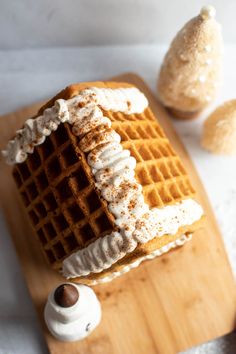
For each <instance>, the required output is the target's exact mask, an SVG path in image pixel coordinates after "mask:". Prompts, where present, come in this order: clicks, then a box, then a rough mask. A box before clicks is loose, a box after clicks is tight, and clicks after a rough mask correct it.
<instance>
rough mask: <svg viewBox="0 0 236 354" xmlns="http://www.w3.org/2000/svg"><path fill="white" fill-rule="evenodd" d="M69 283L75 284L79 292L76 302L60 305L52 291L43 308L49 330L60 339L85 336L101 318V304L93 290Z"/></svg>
mask: <svg viewBox="0 0 236 354" xmlns="http://www.w3.org/2000/svg"><path fill="white" fill-rule="evenodd" d="M69 284H71V285H73V286H75V287H76V288H77V290H78V292H79V298H78V300H77V302H76V303H75V304H74V305H73V306H70V307H61V306H59V305H58V304H57V303H56V302H55V300H54V291H53V292H52V293H51V294H50V295H49V297H48V301H47V303H46V306H45V310H44V319H45V322H46V324H47V327H48V329H49V331H50V332H51V333H52V335H53V336H54V337H56V338H57V339H59V340H61V341H75V340H81V339H83V338H85V337H87V336H88V335H89V334H90V333H91V332H92V331H93V330H94V329H95V327H97V325H98V324H99V322H100V320H101V306H100V303H99V301H98V299H97V297H96V294H95V292H94V291H93V290H92V289H91V288H89V287H88V286H86V285H82V284H72V283H69Z"/></svg>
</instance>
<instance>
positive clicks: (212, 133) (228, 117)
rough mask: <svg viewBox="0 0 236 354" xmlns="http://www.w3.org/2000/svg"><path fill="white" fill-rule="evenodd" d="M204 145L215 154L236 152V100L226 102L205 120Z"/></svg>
mask: <svg viewBox="0 0 236 354" xmlns="http://www.w3.org/2000/svg"><path fill="white" fill-rule="evenodd" d="M202 146H203V147H204V148H205V149H207V150H209V151H211V152H213V153H215V154H225V155H232V154H236V100H231V101H228V102H225V103H224V104H223V105H221V106H220V107H218V108H217V109H216V110H215V111H214V112H213V113H212V114H211V115H210V116H209V118H208V119H207V120H206V121H205V124H204V128H203V136H202Z"/></svg>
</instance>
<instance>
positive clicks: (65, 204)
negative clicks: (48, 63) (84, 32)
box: [3, 82, 203, 285]
mask: <svg viewBox="0 0 236 354" xmlns="http://www.w3.org/2000/svg"><path fill="white" fill-rule="evenodd" d="M3 154H4V156H5V157H6V161H7V163H9V164H12V165H13V177H14V179H15V182H16V185H17V187H18V190H19V193H20V195H21V198H22V201H23V204H24V207H25V209H26V210H27V213H28V215H29V218H30V220H31V223H32V225H33V228H34V230H35V236H34V235H32V237H37V239H38V242H39V244H40V245H41V249H42V251H43V253H44V255H45V257H46V259H47V261H48V263H49V264H50V265H51V266H52V267H53V268H54V269H56V270H58V271H60V272H62V274H63V275H64V276H65V277H66V278H68V279H71V280H75V281H78V280H79V281H80V282H82V283H87V284H91V285H93V284H97V283H101V282H106V281H110V280H112V279H113V278H115V277H116V276H119V275H121V274H123V273H125V272H127V271H129V270H130V269H132V268H134V267H136V266H138V265H139V264H140V263H141V262H142V261H143V260H146V259H152V258H154V257H156V256H160V255H161V254H163V253H165V252H168V251H169V250H171V249H172V248H174V247H177V246H180V245H183V244H184V243H185V242H186V241H188V240H190V239H191V236H192V233H193V232H194V231H195V230H196V229H197V228H199V226H200V224H201V220H202V218H203V211H202V208H201V206H200V205H199V204H198V203H197V202H196V201H195V199H194V198H195V192H194V189H193V187H192V185H191V183H190V181H189V178H188V175H187V173H186V171H185V169H184V167H183V164H182V162H181V161H180V158H179V157H178V156H177V154H176V152H175V151H174V149H173V148H172V146H171V143H170V142H169V140H168V139H167V137H166V136H165V134H164V132H163V130H162V128H161V127H160V125H159V123H158V121H157V120H156V118H155V116H154V115H153V113H152V111H151V109H150V107H149V106H148V101H147V99H146V97H145V96H144V95H143V94H142V93H141V92H140V91H139V90H138V89H137V88H136V87H134V86H132V85H130V84H127V83H115V82H90V83H81V84H75V85H71V86H69V87H67V88H66V89H64V90H63V91H61V92H60V93H59V94H58V95H57V96H55V97H54V98H53V99H52V100H50V101H49V102H48V103H47V104H46V105H44V106H43V107H42V108H41V109H40V110H39V112H38V114H37V115H36V116H35V117H33V118H31V119H28V120H27V121H26V122H25V124H24V126H23V127H22V129H21V130H19V131H17V133H16V136H15V137H14V138H13V139H12V140H11V141H9V143H8V145H7V147H6V150H5V151H4V152H3Z"/></svg>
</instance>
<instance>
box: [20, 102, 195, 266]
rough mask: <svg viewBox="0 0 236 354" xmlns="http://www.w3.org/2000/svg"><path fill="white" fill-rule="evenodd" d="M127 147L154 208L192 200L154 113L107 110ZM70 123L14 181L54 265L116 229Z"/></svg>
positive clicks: (36, 152) (38, 151) (31, 158)
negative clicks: (124, 112)
mask: <svg viewBox="0 0 236 354" xmlns="http://www.w3.org/2000/svg"><path fill="white" fill-rule="evenodd" d="M104 115H106V116H107V117H109V118H110V120H111V121H112V128H113V129H114V130H115V131H116V132H117V133H118V134H120V136H121V139H122V145H123V147H124V148H125V149H129V150H130V151H131V155H132V156H134V157H135V159H136V161H137V166H136V178H137V180H138V182H139V183H140V184H141V185H142V186H143V193H144V198H145V200H146V202H147V203H148V204H149V206H150V207H162V206H165V205H168V204H173V203H176V202H178V201H181V200H183V199H184V198H190V197H192V195H193V193H194V190H193V188H192V187H191V184H190V182H189V179H188V176H187V174H186V172H185V170H184V168H183V166H182V163H181V161H180V159H179V157H178V156H177V155H176V154H175V152H174V151H173V149H172V147H171V145H170V143H169V141H168V139H167V138H166V136H165V134H164V133H163V131H162V129H161V127H160V125H159V124H158V123H157V121H156V119H155V117H154V115H153V114H152V112H151V110H150V109H149V108H147V109H146V110H145V112H144V113H142V114H131V115H125V114H123V113H120V112H117V113H114V112H110V111H109V112H107V111H104ZM78 143H79V141H78V138H77V137H75V136H74V135H73V134H72V132H71V126H70V125H69V124H67V123H65V124H60V126H59V127H58V129H57V131H55V132H53V133H52V134H51V135H50V136H49V137H47V138H46V140H45V142H44V143H43V144H41V145H39V146H37V147H36V148H35V149H34V152H33V154H30V155H29V156H28V158H27V160H26V161H25V162H24V163H22V164H17V165H15V167H14V169H13V176H14V179H15V181H16V184H17V186H18V188H19V192H20V194H21V197H22V199H23V202H24V204H25V207H26V208H27V212H28V214H29V217H30V219H31V222H32V224H33V226H34V228H35V230H36V233H37V236H38V239H39V241H40V244H41V246H42V248H43V251H44V254H45V256H46V258H47V260H48V262H49V263H50V264H51V265H52V266H53V267H54V268H55V269H60V268H61V264H62V261H63V259H64V258H66V257H67V256H69V255H70V254H71V253H73V252H75V251H76V250H78V249H82V248H84V247H85V246H87V245H88V244H89V243H91V242H93V241H94V240H95V239H97V238H99V237H103V236H104V235H106V234H108V233H110V232H111V231H112V230H114V228H115V226H114V217H113V215H111V214H110V212H109V211H108V208H107V203H106V201H104V200H103V199H102V198H101V197H100V196H99V192H97V191H96V190H95V188H94V179H93V176H92V175H91V171H90V168H89V167H88V164H87V162H86V156H85V155H84V154H83V152H82V151H81V150H80V149H79V146H78V145H79V144H78Z"/></svg>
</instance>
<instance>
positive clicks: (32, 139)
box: [5, 88, 203, 278]
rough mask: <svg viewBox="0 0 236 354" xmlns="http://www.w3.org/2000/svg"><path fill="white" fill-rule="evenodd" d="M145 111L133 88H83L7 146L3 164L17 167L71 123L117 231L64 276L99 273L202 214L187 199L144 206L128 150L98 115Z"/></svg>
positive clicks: (73, 261) (76, 257)
mask: <svg viewBox="0 0 236 354" xmlns="http://www.w3.org/2000/svg"><path fill="white" fill-rule="evenodd" d="M147 106H148V101H147V99H146V98H145V96H144V95H143V94H142V93H141V92H140V91H139V90H138V89H137V88H121V89H104V88H91V89H86V90H83V91H81V92H80V94H79V95H77V96H75V97H73V98H72V99H69V100H67V101H66V100H62V99H59V100H57V101H56V102H55V105H54V106H53V107H52V108H50V109H46V110H45V111H44V113H43V115H42V116H40V117H38V118H36V119H34V120H29V121H26V124H25V126H24V127H23V129H21V130H20V131H19V132H18V133H17V135H16V137H15V139H14V140H12V141H10V142H9V144H8V147H7V150H6V152H5V155H6V158H7V161H8V162H9V163H16V162H22V161H24V160H25V159H26V157H27V154H28V153H32V152H33V149H34V146H35V145H38V144H41V143H42V142H43V141H44V139H45V136H47V135H49V134H50V132H51V131H53V130H55V129H56V128H57V126H58V124H60V123H61V122H68V123H70V124H72V125H73V128H72V131H73V133H74V134H75V135H77V136H78V137H79V138H80V139H79V140H80V142H79V146H80V148H81V150H82V151H84V152H85V153H87V161H88V164H89V165H90V167H91V171H92V174H93V176H94V178H95V185H96V187H97V189H98V190H99V191H100V192H101V195H102V197H103V198H104V199H105V200H106V201H107V202H108V209H109V210H110V212H111V213H112V214H113V215H114V217H115V224H116V225H117V227H118V231H114V232H112V233H111V234H109V235H106V236H105V237H102V238H99V239H97V240H95V241H94V242H92V243H91V244H90V245H89V246H88V247H86V248H84V249H82V250H78V251H76V252H74V253H73V254H71V255H70V256H69V257H67V258H66V259H65V260H64V261H63V269H62V273H63V275H64V276H65V277H68V278H73V277H79V276H86V275H88V274H89V273H91V272H94V273H98V272H101V271H103V270H104V269H107V268H109V267H110V266H111V265H112V264H114V263H116V262H117V261H118V260H119V259H121V258H123V257H124V256H125V255H126V254H127V253H129V252H132V251H133V250H134V249H135V248H136V247H137V245H138V243H145V242H148V241H150V240H151V239H153V238H154V237H161V236H163V235H165V234H173V235H174V234H176V232H177V231H178V229H179V228H180V227H181V226H186V225H191V224H192V223H194V222H195V221H197V220H199V219H200V218H201V216H202V214H203V210H202V208H201V206H200V205H199V204H198V203H197V202H196V201H194V200H192V199H187V200H183V201H182V202H180V203H177V204H175V205H171V206H166V207H163V208H153V209H150V208H149V206H148V205H147V204H146V203H145V201H144V197H143V193H142V186H141V185H140V184H139V183H138V182H137V181H136V178H135V167H136V160H135V158H134V157H132V156H130V151H129V150H124V149H123V147H122V145H121V137H120V136H119V134H117V133H116V132H115V131H114V130H113V129H112V128H111V121H110V119H109V118H108V117H106V116H105V115H104V114H103V110H110V111H114V112H116V111H120V112H123V113H126V114H132V113H142V112H143V111H144V110H145V108H146V107H147ZM102 109H103V110H102Z"/></svg>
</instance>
